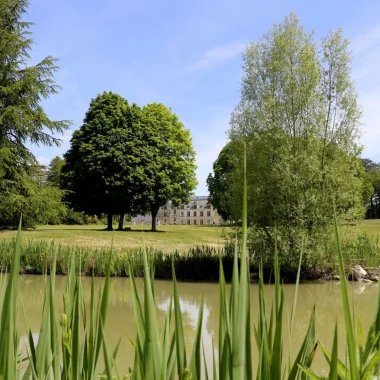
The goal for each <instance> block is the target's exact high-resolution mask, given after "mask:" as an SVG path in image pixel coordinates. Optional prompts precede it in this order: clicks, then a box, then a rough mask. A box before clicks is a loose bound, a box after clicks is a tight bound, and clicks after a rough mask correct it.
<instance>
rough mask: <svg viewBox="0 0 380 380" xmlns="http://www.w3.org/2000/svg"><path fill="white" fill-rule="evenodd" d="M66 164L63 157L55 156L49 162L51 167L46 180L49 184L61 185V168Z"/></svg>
mask: <svg viewBox="0 0 380 380" xmlns="http://www.w3.org/2000/svg"><path fill="white" fill-rule="evenodd" d="M64 164H65V160H63V159H62V158H61V157H59V156H56V157H54V158H53V159H52V160H51V161H50V164H49V168H48V170H47V176H46V181H47V182H48V183H49V185H51V186H54V187H60V184H61V170H62V167H63V165H64Z"/></svg>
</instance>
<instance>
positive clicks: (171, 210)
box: [133, 196, 222, 225]
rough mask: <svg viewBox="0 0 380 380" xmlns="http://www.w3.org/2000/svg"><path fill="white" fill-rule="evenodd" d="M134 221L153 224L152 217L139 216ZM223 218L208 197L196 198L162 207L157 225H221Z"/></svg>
mask: <svg viewBox="0 0 380 380" xmlns="http://www.w3.org/2000/svg"><path fill="white" fill-rule="evenodd" d="M133 221H134V222H135V223H136V224H138V223H144V224H145V223H151V222H152V216H151V215H145V216H137V217H135V218H133ZM221 223H222V218H221V217H220V215H219V214H218V213H217V211H216V210H215V209H214V208H213V207H212V206H211V205H210V204H209V202H208V197H207V196H195V197H192V198H191V201H190V203H185V204H181V205H179V206H178V207H174V206H173V205H172V202H170V201H169V202H168V203H167V204H166V205H165V206H163V207H161V208H160V210H159V211H158V213H157V225H165V224H182V225H184V224H199V225H204V224H206V225H207V224H208V225H211V224H221Z"/></svg>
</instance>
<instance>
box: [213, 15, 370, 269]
mask: <svg viewBox="0 0 380 380" xmlns="http://www.w3.org/2000/svg"><path fill="white" fill-rule="evenodd" d="M348 45H349V44H348V41H347V40H346V39H345V38H343V36H342V32H341V31H340V30H339V31H337V32H330V34H329V35H328V37H326V38H324V39H322V41H321V42H320V43H319V44H317V42H316V41H315V39H314V36H313V35H312V34H307V33H306V32H305V30H304V28H303V27H302V26H301V25H300V23H299V20H298V19H297V17H296V16H295V15H293V14H291V15H289V16H287V17H286V18H285V21H284V22H283V23H282V24H279V25H274V26H273V28H272V29H271V30H270V31H269V32H268V33H267V34H265V35H264V36H263V37H262V38H261V39H260V40H258V41H257V42H255V43H252V44H251V45H250V46H248V48H247V49H246V51H245V53H244V55H243V59H244V76H243V79H242V92H241V93H242V96H241V102H240V104H239V105H238V107H237V108H236V110H235V112H234V113H233V115H232V119H231V128H230V131H229V134H230V138H231V140H232V141H233V142H234V148H233V149H232V148H231V149H230V152H229V156H230V157H229V159H228V160H229V161H230V162H234V163H235V162H236V163H237V164H236V167H237V168H236V169H235V170H234V171H233V172H232V173H229V174H228V175H227V173H222V174H218V176H219V177H221V176H223V175H225V177H226V178H227V180H226V184H224V188H227V189H228V191H229V192H231V191H232V192H233V193H235V194H237V195H235V196H233V195H232V196H231V195H230V193H229V192H227V193H225V194H224V196H225V200H226V202H228V203H229V204H227V206H228V207H229V208H230V209H236V206H235V203H236V201H235V199H238V195H239V194H241V189H242V184H241V178H242V167H243V162H242V158H241V150H242V141H245V142H246V144H247V167H248V172H247V185H248V222H249V225H250V226H251V227H252V232H251V234H250V244H251V251H253V252H255V254H256V255H257V257H263V256H264V261H266V262H267V263H273V259H272V258H273V252H274V241H275V239H274V226H277V234H278V249H279V260H280V263H281V265H282V266H283V267H284V266H285V267H289V268H292V269H293V270H294V271H295V270H296V268H297V265H298V257H299V254H300V249H301V245H302V244H303V245H304V255H303V260H304V262H303V266H306V267H307V266H314V265H316V264H317V263H318V262H321V261H323V260H325V259H326V250H325V248H326V247H325V245H326V244H328V245H331V244H332V239H331V236H332V231H331V225H332V221H333V213H332V208H331V204H332V202H335V204H336V208H337V213H338V218H339V222H345V223H346V222H353V221H356V220H358V219H360V218H362V217H363V215H364V211H365V210H364V207H363V196H364V195H365V194H366V193H367V190H366V189H365V188H364V185H363V176H364V172H363V167H362V164H361V163H360V160H358V154H359V153H360V149H361V147H360V145H359V142H358V134H359V132H360V128H359V127H360V117H361V108H360V106H359V105H358V99H357V95H356V93H355V88H354V83H353V81H352V79H351V72H350V70H351V69H350V61H351V58H350V53H349V50H348V49H349V48H348ZM216 164H218V162H216ZM215 177H216V174H214V178H215ZM237 184H238V185H237ZM220 198H222V195H220ZM263 245H265V246H266V249H265V251H264V250H261V249H259V248H260V247H262V246H263ZM330 252H331V250H330ZM265 256H267V257H266V258H265ZM271 265H272V264H271Z"/></svg>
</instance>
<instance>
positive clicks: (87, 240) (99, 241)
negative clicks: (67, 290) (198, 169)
mask: <svg viewBox="0 0 380 380" xmlns="http://www.w3.org/2000/svg"><path fill="white" fill-rule="evenodd" d="M130 227H131V228H132V231H113V232H109V231H104V226H102V225H87V226H77V225H75V226H69V225H58V226H39V227H37V228H36V229H35V230H26V231H23V239H24V240H29V239H32V240H48V241H52V240H54V241H55V242H56V243H59V244H62V245H70V246H78V247H109V246H110V245H111V240H113V246H114V248H117V249H122V248H138V247H141V246H142V241H143V239H144V242H145V245H146V246H147V247H154V248H155V249H157V250H163V251H176V250H177V251H180V252H184V251H187V250H188V249H189V248H191V247H194V246H197V245H198V246H199V245H207V246H210V247H222V246H223V245H224V242H225V240H224V235H225V233H226V231H227V230H228V228H224V227H216V226H193V225H191V226H187V225H186V226H178V225H176V226H170V225H166V226H159V227H158V231H159V232H150V231H149V229H150V226H144V225H136V226H130ZM115 228H116V226H115ZM141 231H144V233H142V232H141ZM16 234H17V232H16V231H9V230H2V231H1V230H0V239H12V238H15V237H16Z"/></svg>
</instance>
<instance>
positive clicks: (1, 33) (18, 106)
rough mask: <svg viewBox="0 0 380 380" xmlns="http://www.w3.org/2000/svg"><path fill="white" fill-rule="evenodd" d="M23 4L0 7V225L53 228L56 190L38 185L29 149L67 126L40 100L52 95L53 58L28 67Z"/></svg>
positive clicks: (18, 0) (52, 141)
mask: <svg viewBox="0 0 380 380" xmlns="http://www.w3.org/2000/svg"><path fill="white" fill-rule="evenodd" d="M27 5H28V1H27V0H2V1H1V2H0V74H1V75H0V226H2V227H4V226H15V225H17V224H18V220H19V218H20V215H21V213H22V214H23V223H24V225H25V226H34V225H35V224H37V223H55V222H57V221H58V220H59V218H60V217H61V214H62V213H64V210H65V206H64V205H63V204H62V202H61V199H62V195H63V193H62V191H61V190H59V189H58V188H56V187H53V186H50V185H49V184H48V183H46V182H45V181H41V178H40V174H41V168H40V167H38V165H37V162H36V160H35V158H34V156H33V154H32V153H31V152H30V150H29V148H28V145H29V144H39V145H45V146H57V145H59V143H60V140H59V139H57V138H56V137H55V136H54V135H55V134H56V133H61V132H62V131H63V130H65V129H66V128H68V127H69V125H70V122H68V121H54V120H51V119H50V118H49V117H48V116H47V114H46V113H45V111H44V109H43V107H42V106H41V101H42V100H43V99H46V98H48V97H49V96H50V95H53V94H55V93H57V91H58V89H59V88H58V86H57V85H56V84H55V82H54V80H53V75H54V72H55V71H56V70H57V69H58V67H57V61H56V59H54V58H53V57H50V56H49V57H46V58H45V59H43V60H42V61H41V62H39V63H37V64H34V65H29V60H30V54H29V53H30V50H31V46H32V44H33V40H32V38H31V34H30V31H29V28H30V26H31V23H29V22H26V21H24V15H25V14H26V8H27Z"/></svg>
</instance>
